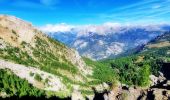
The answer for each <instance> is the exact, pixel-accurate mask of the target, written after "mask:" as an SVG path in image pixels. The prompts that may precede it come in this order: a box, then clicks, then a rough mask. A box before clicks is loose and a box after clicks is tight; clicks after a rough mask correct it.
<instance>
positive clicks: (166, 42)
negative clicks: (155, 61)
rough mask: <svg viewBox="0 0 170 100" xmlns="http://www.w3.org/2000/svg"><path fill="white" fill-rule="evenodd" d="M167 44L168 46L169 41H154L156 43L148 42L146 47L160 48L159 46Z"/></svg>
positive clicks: (169, 44)
mask: <svg viewBox="0 0 170 100" xmlns="http://www.w3.org/2000/svg"><path fill="white" fill-rule="evenodd" d="M167 46H170V42H169V41H165V42H160V43H156V44H150V45H148V46H147V47H148V48H161V47H167Z"/></svg>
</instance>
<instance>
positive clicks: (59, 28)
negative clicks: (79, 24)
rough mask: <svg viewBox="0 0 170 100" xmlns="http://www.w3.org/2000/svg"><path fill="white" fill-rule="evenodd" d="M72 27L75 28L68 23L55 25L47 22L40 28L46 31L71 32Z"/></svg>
mask: <svg viewBox="0 0 170 100" xmlns="http://www.w3.org/2000/svg"><path fill="white" fill-rule="evenodd" d="M72 28H74V26H73V25H67V24H64V23H61V24H55V25H52V24H47V25H45V26H42V27H40V29H41V30H42V31H44V32H69V31H71V29H72Z"/></svg>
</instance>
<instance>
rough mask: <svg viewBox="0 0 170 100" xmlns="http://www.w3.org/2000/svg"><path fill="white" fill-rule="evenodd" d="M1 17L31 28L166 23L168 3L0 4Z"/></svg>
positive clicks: (58, 0) (23, 0) (42, 0)
mask: <svg viewBox="0 0 170 100" xmlns="http://www.w3.org/2000/svg"><path fill="white" fill-rule="evenodd" d="M0 14H9V15H15V16H17V17H20V18H22V19H24V20H27V21H30V22H32V23H33V24H34V25H37V26H42V25H45V24H57V23H67V24H73V25H84V24H102V23H105V22H113V23H139V24H143V23H149V24H152V23H169V22H170V0H0Z"/></svg>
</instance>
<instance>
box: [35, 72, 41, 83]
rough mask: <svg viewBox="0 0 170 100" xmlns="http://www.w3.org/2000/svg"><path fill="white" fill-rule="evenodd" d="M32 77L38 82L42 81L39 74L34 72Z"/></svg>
mask: <svg viewBox="0 0 170 100" xmlns="http://www.w3.org/2000/svg"><path fill="white" fill-rule="evenodd" d="M34 79H35V80H37V81H39V82H41V81H42V78H41V76H40V75H39V74H37V73H36V74H35V76H34Z"/></svg>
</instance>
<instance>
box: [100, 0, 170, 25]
mask: <svg viewBox="0 0 170 100" xmlns="http://www.w3.org/2000/svg"><path fill="white" fill-rule="evenodd" d="M169 5H170V0H143V1H142V2H138V3H135V4H131V5H128V6H124V7H121V8H117V9H113V10H111V11H109V12H108V13H103V14H100V18H101V19H103V18H104V19H110V20H114V19H118V18H119V19H118V20H119V21H121V22H125V21H127V22H134V21H136V22H137V21H139V22H141V21H142V20H143V21H145V20H147V21H148V20H149V19H151V21H153V19H154V20H155V21H157V22H158V20H159V18H160V16H161V18H165V20H166V19H167V17H168V18H170V11H169V9H170V6H169ZM167 14H168V15H169V16H167ZM162 20H163V19H162ZM158 23H159V22H158Z"/></svg>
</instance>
